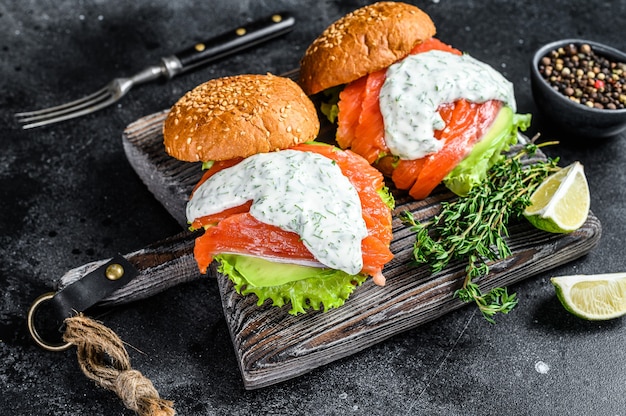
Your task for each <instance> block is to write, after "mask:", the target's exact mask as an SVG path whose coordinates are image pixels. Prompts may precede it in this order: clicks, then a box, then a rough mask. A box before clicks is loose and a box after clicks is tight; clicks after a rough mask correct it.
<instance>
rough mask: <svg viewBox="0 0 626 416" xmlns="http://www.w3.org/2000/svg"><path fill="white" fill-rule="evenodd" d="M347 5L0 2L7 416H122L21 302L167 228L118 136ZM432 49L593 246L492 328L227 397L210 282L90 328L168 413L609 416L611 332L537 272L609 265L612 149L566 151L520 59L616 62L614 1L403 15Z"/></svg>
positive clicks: (621, 335) (617, 151)
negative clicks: (166, 76)
mask: <svg viewBox="0 0 626 416" xmlns="http://www.w3.org/2000/svg"><path fill="white" fill-rule="evenodd" d="M365 3H366V2H363V1H354V0H353V1H344V2H339V1H323V2H321V1H295V0H293V1H292V0H278V1H272V2H264V1H252V0H248V1H222V0H219V1H218V0H216V1H205V2H197V1H191V0H178V1H175V2H173V1H166V0H152V1H149V2H148V1H122V0H120V1H81V2H76V1H71V0H58V1H55V2H51V1H40V2H26V1H9V2H6V1H5V2H2V3H1V4H0V132H1V133H0V143H1V144H2V146H1V150H0V259H1V261H0V363H1V364H0V392H1V393H0V409H2V410H4V413H7V412H8V411H9V409H10V413H11V414H16V415H83V414H84V415H94V416H95V415H111V414H128V415H130V414H132V412H131V411H129V410H126V409H125V408H124V407H123V406H122V404H121V402H120V401H119V400H118V398H117V397H116V396H115V395H114V394H113V393H111V392H109V391H106V390H103V389H101V388H98V387H96V386H95V385H94V383H92V382H91V381H88V380H87V379H86V378H85V377H84V376H83V375H82V373H81V371H80V369H79V368H78V364H77V362H76V357H75V352H74V350H68V351H65V352H62V353H51V352H45V351H42V350H41V349H39V348H38V347H36V346H35V345H34V344H33V342H32V341H31V339H30V338H29V335H28V332H27V328H26V322H25V316H26V311H27V309H28V307H29V305H30V303H31V302H32V301H33V300H34V299H35V298H36V297H37V296H38V295H40V294H41V293H43V292H46V291H48V290H50V289H51V288H52V285H53V282H54V281H55V280H56V279H58V278H59V277H60V276H61V275H62V274H63V273H64V272H65V271H66V270H68V269H71V268H73V267H76V266H78V265H81V264H83V263H85V262H89V261H93V260H97V259H103V258H108V257H110V256H112V255H113V254H115V253H116V252H121V253H126V252H129V251H132V250H135V249H138V248H141V247H143V246H145V245H147V244H149V243H151V242H153V241H156V240H158V239H161V238H164V237H167V236H169V235H172V234H174V233H176V232H178V231H179V230H180V228H179V226H178V225H177V224H176V223H175V221H174V220H173V219H172V218H171V217H169V216H168V214H167V213H166V211H165V210H164V209H163V208H162V207H161V206H160V205H159V203H158V202H157V201H156V200H155V199H154V198H153V197H152V196H151V194H150V193H149V192H148V190H147V189H146V188H145V186H144V185H143V184H142V183H141V181H140V180H139V179H138V178H137V176H136V175H135V173H134V171H133V170H132V168H131V167H130V165H129V164H128V162H127V161H126V160H125V156H124V153H123V150H122V144H121V134H122V131H123V129H124V127H125V126H126V125H127V124H128V123H130V122H132V121H134V120H135V119H137V118H140V117H142V116H144V115H148V114H151V113H153V112H156V111H159V110H162V109H165V108H168V107H169V106H171V105H172V104H173V103H174V102H175V101H176V99H177V98H178V97H180V96H181V95H182V94H183V93H184V92H186V91H187V90H189V89H191V88H192V87H194V86H195V85H197V84H199V83H201V82H203V81H205V80H207V79H210V78H213V77H218V76H223V75H230V74H236V73H243V72H252V73H263V72H266V71H271V72H273V73H281V72H284V71H287V70H289V69H292V68H294V67H296V66H297V65H298V61H299V59H300V57H301V55H302V54H303V52H304V50H305V48H306V46H307V45H308V43H309V42H311V41H312V40H313V39H314V38H315V37H316V36H317V35H318V34H319V33H320V32H321V31H322V30H323V29H324V28H325V27H326V26H327V25H328V24H330V23H331V22H332V21H334V20H335V19H337V18H339V17H340V16H341V15H343V14H345V13H346V12H348V11H350V10H353V9H355V8H357V7H359V6H362V5H364V4H365ZM415 3H416V4H417V5H419V6H420V7H421V8H423V9H424V10H425V11H426V12H428V13H429V14H430V15H431V16H432V18H433V20H434V22H435V24H436V25H437V28H438V37H439V38H440V39H442V40H443V41H445V42H448V43H451V44H452V45H454V46H456V47H457V48H460V49H462V50H465V51H467V52H469V53H471V54H472V55H474V56H475V57H477V58H479V59H481V60H483V61H485V62H487V63H489V64H491V65H493V66H494V67H496V68H498V69H499V70H500V71H501V72H502V73H503V74H504V75H505V76H506V77H507V78H509V79H510V80H511V81H513V82H514V83H515V86H516V94H517V98H518V105H519V109H520V111H522V112H531V113H533V114H534V122H533V127H532V129H531V133H530V134H533V133H534V132H536V131H540V132H542V134H543V137H544V138H554V139H560V140H563V142H562V144H561V145H558V146H556V147H553V148H551V149H549V150H547V151H546V152H547V153H548V154H549V155H551V156H560V157H561V160H562V162H561V164H562V165H566V164H569V163H570V162H572V161H574V160H580V161H581V162H582V163H583V164H584V165H585V167H586V172H587V176H588V180H589V185H590V189H591V198H592V210H593V211H594V213H595V214H596V215H597V216H598V217H599V218H600V220H601V221H602V223H603V236H602V239H601V241H600V243H599V245H598V246H597V248H596V249H595V250H593V251H592V252H591V253H590V254H588V255H587V256H585V257H583V258H581V259H579V260H576V261H574V262H572V263H569V264H567V265H565V266H562V267H560V268H558V269H556V270H553V271H547V272H545V273H543V274H541V275H538V276H536V277H533V278H530V279H528V280H526V281H524V282H523V283H521V284H518V285H516V286H515V287H513V288H512V289H513V290H514V291H516V292H517V293H518V296H519V299H520V303H519V306H518V307H517V308H516V309H515V311H514V312H512V313H511V314H509V315H507V316H500V317H498V319H497V324H496V325H491V324H489V323H487V322H486V321H485V320H483V319H482V318H481V317H480V315H479V314H478V313H477V311H476V310H475V309H474V308H473V307H471V306H469V307H466V308H462V309H460V310H458V311H456V312H454V313H451V314H449V315H447V316H445V317H443V318H441V319H439V320H437V321H436V322H433V323H431V324H428V325H425V326H422V327H420V328H417V329H414V330H411V331H408V332H405V333H402V334H400V335H397V336H395V337H393V338H391V339H389V340H387V341H385V342H382V343H380V344H377V345H376V346H374V347H372V348H369V349H367V350H366V351H363V352H360V353H358V354H355V355H353V356H350V357H348V358H345V359H342V360H339V361H337V362H335V363H332V364H330V365H327V366H325V367H322V368H319V369H317V370H315V371H313V372H311V373H310V374H308V375H306V376H303V377H300V378H298V379H295V380H291V381H287V382H284V383H282V384H279V385H276V386H273V387H268V388H264V389H261V390H255V391H246V390H245V389H244V388H243V384H242V381H241V377H240V374H239V369H238V367H237V362H236V360H235V355H234V352H233V348H232V344H231V341H230V337H229V334H228V329H227V326H226V323H225V320H224V317H223V313H222V308H221V305H220V300H219V294H218V291H217V286H216V283H215V281H211V280H206V281H198V282H194V283H190V284H187V285H183V286H179V287H176V288H174V289H172V290H169V291H167V292H165V293H162V294H160V295H158V296H155V297H153V298H151V299H149V300H146V301H142V302H141V303H137V304H132V305H129V306H126V307H123V308H121V309H119V310H117V311H115V312H114V313H112V314H110V315H108V316H107V317H106V318H105V321H106V324H107V325H108V326H110V327H111V328H113V329H114V330H115V331H116V332H117V333H118V334H119V335H120V336H121V337H122V339H124V340H125V341H127V342H128V343H129V344H130V345H132V347H133V348H130V349H129V351H130V354H131V358H132V362H133V365H134V367H135V368H136V369H138V370H140V371H142V372H143V373H144V374H145V375H146V376H148V377H149V378H150V379H152V381H153V382H154V384H155V386H156V387H157V389H158V390H159V392H160V393H161V395H162V396H163V397H165V398H167V399H171V400H174V401H175V403H176V409H177V411H178V413H179V414H181V415H250V414H276V415H291V414H311V415H340V414H341V415H344V414H349V415H350V414H353V415H366V414H367V415H383V414H385V415H412V414H425V415H479V414H480V415H499V414H515V415H624V414H626V410H625V409H626V398H625V397H626V396H625V395H624V386H625V385H626V383H625V382H626V376H625V375H624V371H623V369H624V367H625V366H626V352H624V351H625V349H624V347H623V346H624V345H625V344H626V331H625V330H624V329H625V328H624V320H623V319H617V320H613V321H608V322H595V323H594V322H585V321H581V320H579V319H577V318H575V317H573V316H571V315H569V314H568V313H567V312H565V311H564V309H563V308H562V307H561V306H560V304H559V303H558V301H557V299H556V297H555V295H554V290H553V288H552V286H551V284H550V282H549V277H550V276H552V275H563V274H574V273H603V272H617V271H624V269H625V267H624V255H623V247H624V236H625V235H626V231H625V228H626V222H625V221H624V203H625V201H626V195H625V193H626V191H625V189H626V188H625V186H624V182H625V181H626V174H625V172H626V170H625V169H624V164H625V163H626V141H625V139H626V137H624V136H621V137H615V138H613V139H608V140H603V141H599V140H588V141H586V142H585V143H583V144H582V145H580V144H578V145H572V144H568V143H567V139H568V137H563V136H561V135H560V133H559V131H558V130H555V129H551V128H550V122H549V120H544V119H543V118H542V116H541V114H538V113H537V110H536V107H535V104H534V103H533V100H532V97H531V93H530V85H529V71H528V65H529V60H530V57H531V54H532V52H533V51H534V50H535V49H536V48H538V47H539V46H540V45H541V44H543V43H546V42H549V41H553V40H556V39H559V38H565V37H583V38H589V39H592V40H595V41H599V42H604V43H606V44H609V45H611V46H613V47H616V48H618V49H622V50H625V49H626V39H625V38H624V32H623V24H624V16H626V1H596V2H592V1H588V0H587V1H550V2H547V1H541V0H530V1H523V2H521V1H504V0H499V1H495V0H494V1H471V0H467V1H454V0H439V1H417V2H415ZM278 10H290V11H292V12H293V13H294V14H295V15H296V18H297V20H298V25H297V26H298V27H297V29H296V30H295V31H294V32H293V33H291V34H289V35H287V36H286V37H284V38H282V39H280V40H276V41H274V42H272V43H271V44H266V45H263V46H259V47H257V48H256V49H255V50H253V51H250V52H245V53H241V54H239V55H237V56H235V57H231V58H227V59H224V60H223V61H221V62H219V63H216V64H213V65H210V66H208V67H205V68H202V69H199V70H197V71H195V72H193V73H191V74H187V75H185V76H182V77H180V78H176V79H174V80H172V81H170V82H168V83H156V84H152V85H146V86H142V87H140V88H137V89H136V90H133V91H132V92H130V93H129V94H128V96H127V97H125V98H124V99H123V100H122V101H121V102H120V103H119V104H118V105H115V106H113V107H110V108H108V109H105V110H103V111H100V112H98V113H96V114H93V115H90V116H86V117H83V118H80V119H77V120H74V121H70V122H66V123H62V124H58V125H54V126H51V127H44V128H40V129H35V130H30V131H22V130H21V129H20V127H19V126H18V125H17V123H16V122H15V121H14V119H13V113H15V112H17V111H20V110H28V109H35V108H39V107H46V106H49V105H54V104H58V103H62V102H65V101H67V100H70V99H74V98H77V97H80V96H81V95H83V94H84V93H87V92H90V91H92V90H95V89H97V88H99V87H100V86H101V85H103V84H104V83H105V82H107V81H108V80H109V79H111V78H112V77H114V76H118V75H130V74H131V73H133V72H135V71H137V70H140V69H142V68H143V67H144V66H145V65H147V64H152V63H153V62H156V61H158V59H159V58H160V57H161V56H162V55H167V54H170V53H171V52H174V51H176V50H179V49H181V48H183V47H187V46H189V45H190V44H193V43H194V42H196V41H198V40H202V39H204V38H206V37H208V36H210V35H215V34H218V33H221V32H222V31H224V30H227V29H230V28H232V27H234V26H236V25H238V24H240V23H241V22H242V21H246V20H250V19H253V18H255V17H260V16H263V15H266V14H269V13H272V12H274V11H278Z"/></svg>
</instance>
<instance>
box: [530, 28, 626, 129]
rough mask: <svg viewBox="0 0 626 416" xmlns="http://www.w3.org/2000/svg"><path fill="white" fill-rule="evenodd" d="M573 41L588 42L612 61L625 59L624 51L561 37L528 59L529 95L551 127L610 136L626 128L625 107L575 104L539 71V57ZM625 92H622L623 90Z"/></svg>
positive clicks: (594, 49)
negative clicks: (613, 107)
mask: <svg viewBox="0 0 626 416" xmlns="http://www.w3.org/2000/svg"><path fill="white" fill-rule="evenodd" d="M570 44H574V45H576V46H578V47H580V46H581V45H582V44H588V45H589V46H591V49H592V50H593V51H594V52H595V53H596V54H597V55H600V56H604V57H605V58H608V59H609V60H610V61H613V62H625V63H626V53H624V52H621V51H619V50H617V49H615V48H611V47H609V46H606V45H602V44H600V43H597V42H592V41H588V40H582V39H563V40H559V41H556V42H552V43H549V44H547V45H545V46H543V47H541V48H539V49H538V50H537V51H536V52H535V54H534V55H533V58H532V63H531V68H530V75H531V76H530V81H531V87H532V93H533V97H534V99H535V103H536V104H537V107H538V108H539V110H540V111H541V113H542V115H543V116H545V117H547V119H548V120H549V122H550V123H553V124H554V126H553V127H557V128H560V129H563V130H564V131H566V132H567V133H569V134H572V135H574V136H577V137H588V138H593V137H598V138H604V137H613V136H616V135H618V134H619V133H620V132H622V131H624V130H626V109H616V110H610V109H598V108H592V107H588V106H586V105H584V104H580V103H577V102H575V101H572V100H571V99H569V98H568V97H566V96H565V95H564V94H563V93H561V92H559V91H557V90H556V89H555V88H554V87H552V86H551V85H550V84H549V83H548V81H547V80H546V79H544V78H543V76H542V75H541V74H540V73H539V64H540V61H541V59H542V58H543V57H544V56H546V55H548V54H549V53H550V52H551V51H553V50H556V49H558V48H560V47H567V46H568V45H570ZM624 93H626V91H624Z"/></svg>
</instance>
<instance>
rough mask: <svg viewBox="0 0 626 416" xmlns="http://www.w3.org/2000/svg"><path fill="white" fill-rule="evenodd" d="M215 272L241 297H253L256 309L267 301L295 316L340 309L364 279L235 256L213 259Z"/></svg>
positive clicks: (338, 271)
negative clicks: (232, 286)
mask: <svg viewBox="0 0 626 416" xmlns="http://www.w3.org/2000/svg"><path fill="white" fill-rule="evenodd" d="M215 260H217V261H218V263H219V266H218V271H219V272H220V273H222V274H224V275H226V276H228V277H229V278H230V280H231V281H232V282H233V283H234V285H235V290H236V291H237V293H239V294H241V295H249V294H255V295H256V296H257V298H258V301H257V305H259V306H261V305H263V303H265V301H266V300H267V299H271V300H272V305H273V306H278V307H282V306H284V305H287V304H289V305H291V309H290V310H289V313H290V314H291V315H297V314H299V313H306V311H307V310H308V309H313V310H320V309H322V310H324V311H327V310H329V309H331V308H338V307H339V306H341V305H343V304H344V303H345V301H346V300H347V299H348V297H349V296H350V295H351V294H352V292H353V291H354V289H356V288H357V287H358V286H360V285H361V284H362V283H363V282H364V281H365V280H366V279H367V276H366V275H364V274H358V275H349V274H347V273H345V272H342V271H340V270H333V269H326V268H318V267H308V266H301V265H295V264H289V263H275V262H271V261H269V260H265V259H261V258H257V257H251V256H243V255H236V254H220V255H217V256H215Z"/></svg>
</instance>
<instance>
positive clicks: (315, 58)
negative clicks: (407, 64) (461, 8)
mask: <svg viewBox="0 0 626 416" xmlns="http://www.w3.org/2000/svg"><path fill="white" fill-rule="evenodd" d="M434 35H435V25H434V24H433V22H432V20H431V19H430V17H429V16H428V15H427V14H426V13H424V12H423V11H422V10H420V9H419V8H417V7H415V6H412V5H409V4H406V3H396V2H379V3H374V4H371V5H369V6H365V7H362V8H360V9H357V10H355V11H353V12H351V13H349V14H347V15H345V16H344V17H342V18H341V19H339V20H337V21H336V22H335V23H333V24H332V25H330V26H329V27H328V28H327V29H326V30H325V31H324V32H323V33H322V34H321V35H320V36H319V37H318V38H317V39H316V40H315V41H314V42H313V43H312V44H311V45H310V46H309V47H308V49H307V50H306V52H305V54H304V57H303V58H302V61H301V62H300V80H299V83H300V86H301V87H302V89H303V90H304V92H306V93H307V94H309V95H311V94H316V93H318V92H320V91H323V90H325V89H327V88H330V87H334V86H336V85H341V84H347V83H349V82H352V81H354V80H356V79H359V78H361V77H362V76H364V75H367V74H369V73H371V72H375V71H378V70H380V69H383V68H387V67H388V66H389V65H391V64H393V63H394V62H396V61H398V60H400V59H402V58H404V57H405V56H407V55H408V54H409V52H410V51H411V49H413V48H414V47H415V45H417V44H418V43H420V42H423V41H424V40H426V39H428V38H431V37H433V36H434Z"/></svg>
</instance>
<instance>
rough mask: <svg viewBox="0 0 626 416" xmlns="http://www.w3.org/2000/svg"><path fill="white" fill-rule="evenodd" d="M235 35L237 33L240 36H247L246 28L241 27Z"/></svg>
mask: <svg viewBox="0 0 626 416" xmlns="http://www.w3.org/2000/svg"><path fill="white" fill-rule="evenodd" d="M235 33H236V34H237V35H238V36H243V35H245V34H246V29H245V28H243V27H240V28H239V29H237V30H235Z"/></svg>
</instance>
